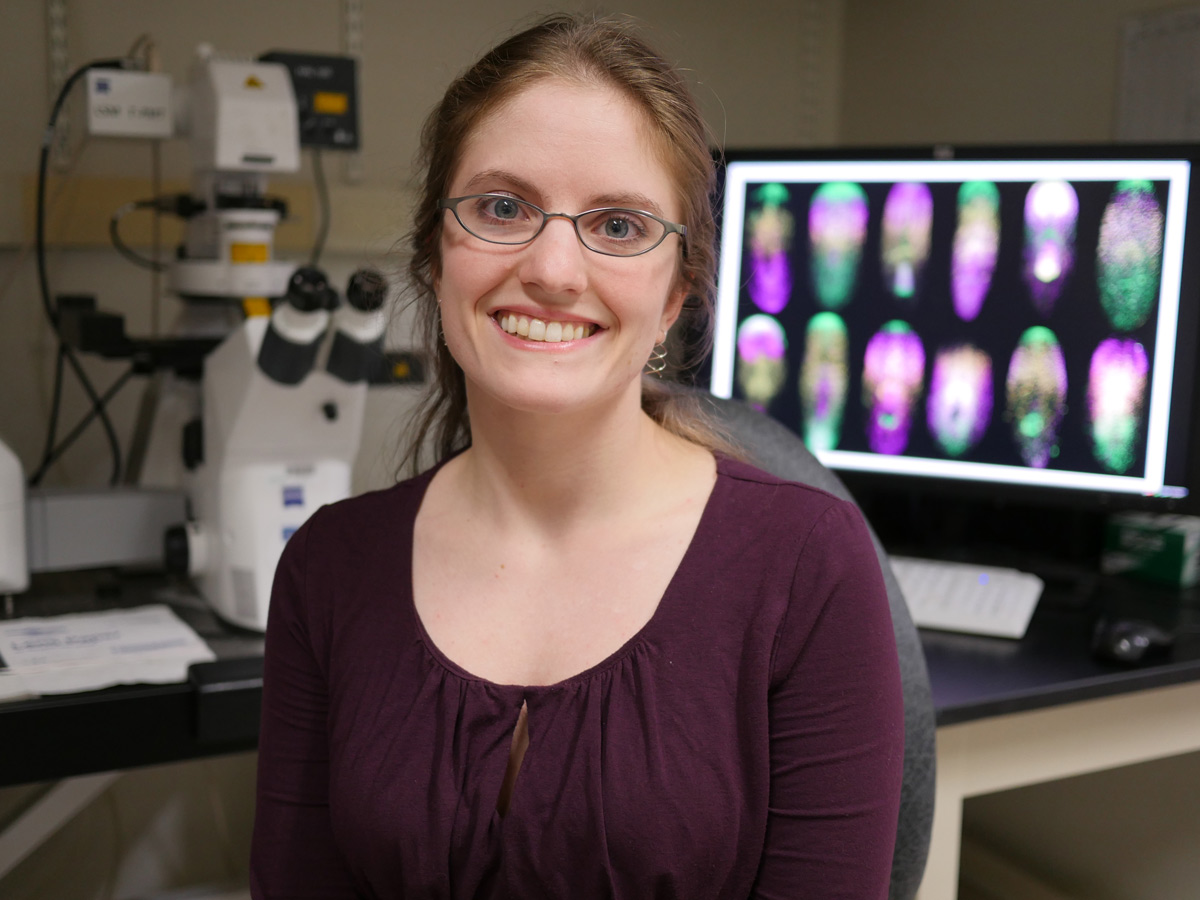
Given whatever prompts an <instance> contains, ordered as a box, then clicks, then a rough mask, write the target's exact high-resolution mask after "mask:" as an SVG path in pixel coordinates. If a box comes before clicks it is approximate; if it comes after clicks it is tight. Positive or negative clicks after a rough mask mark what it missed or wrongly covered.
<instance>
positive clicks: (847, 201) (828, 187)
mask: <svg viewBox="0 0 1200 900" xmlns="http://www.w3.org/2000/svg"><path fill="white" fill-rule="evenodd" d="M868 214H869V208H868V206H867V195H866V192H865V191H863V189H862V188H861V187H859V186H858V185H857V184H854V183H853V182H849V181H834V182H829V183H827V184H823V185H821V186H820V187H819V188H817V190H816V192H815V193H814V194H813V197H812V201H811V202H810V203H809V206H808V234H809V240H810V242H811V244H812V262H811V267H812V279H813V291H814V292H815V293H816V296H817V303H818V304H820V305H821V306H822V307H823V308H825V309H841V308H842V307H843V306H845V305H846V303H847V302H848V301H849V300H850V298H851V296H853V294H854V287H855V284H856V283H857V282H858V271H859V266H860V264H861V262H862V249H863V242H864V241H865V240H866V237H867V217H868Z"/></svg>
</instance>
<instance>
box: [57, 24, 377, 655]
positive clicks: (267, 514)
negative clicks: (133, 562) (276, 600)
mask: <svg viewBox="0 0 1200 900" xmlns="http://www.w3.org/2000/svg"><path fill="white" fill-rule="evenodd" d="M271 57H274V58H264V59H259V60H247V59H235V58H227V57H221V56H219V55H218V54H216V53H214V52H213V50H212V48H210V47H207V46H203V45H202V46H201V47H200V48H199V50H198V54H197V58H196V61H195V64H194V66H193V67H192V71H191V75H190V78H189V81H188V84H187V85H186V86H184V87H183V88H182V89H180V90H179V91H177V92H176V93H175V95H174V97H173V99H172V106H173V107H174V118H175V121H176V133H177V134H181V135H185V136H187V137H188V138H189V143H190V151H191V162H192V168H193V177H192V184H191V190H190V192H189V193H187V194H182V195H179V196H172V197H160V198H154V199H153V200H152V201H149V203H151V204H152V205H154V206H155V207H156V208H157V209H159V210H160V211H164V212H170V213H174V214H175V215H178V216H180V217H181V218H182V219H183V220H184V224H185V232H184V240H183V242H182V244H181V245H180V247H179V248H178V251H177V254H176V258H175V259H174V260H173V261H172V262H171V263H170V265H169V266H168V280H169V284H170V286H171V288H172V289H173V291H174V292H175V293H177V294H178V295H179V296H180V298H181V299H182V300H183V301H184V302H183V307H182V312H181V314H180V317H179V320H178V322H177V323H176V325H175V328H174V336H173V337H171V338H165V339H148V340H132V339H130V338H127V337H126V336H125V335H124V331H123V324H122V323H121V322H120V321H119V320H120V317H115V316H109V315H107V314H104V313H98V312H95V311H94V309H93V310H85V311H84V312H83V313H81V314H80V315H74V316H70V317H68V319H69V321H68V322H67V324H66V326H65V330H66V331H67V332H68V333H69V334H71V335H73V338H72V340H73V343H74V344H75V346H76V347H77V349H80V350H83V351H86V352H96V353H100V354H101V355H105V356H110V357H125V358H130V359H132V360H133V361H134V367H135V371H144V372H150V371H158V372H162V373H163V374H162V377H161V378H160V379H159V383H158V386H157V396H156V399H155V401H154V402H153V404H150V405H152V406H153V415H152V420H151V423H150V425H149V426H148V427H147V428H146V429H145V431H146V434H147V435H148V437H146V439H145V440H144V444H143V449H142V452H141V453H140V454H139V456H140V460H139V465H138V483H139V484H140V485H141V486H143V487H168V488H182V489H183V490H184V492H185V494H186V497H187V504H188V521H187V522H186V523H184V524H180V525H177V526H174V527H172V528H170V529H169V530H168V532H167V535H166V539H165V553H166V560H167V566H168V568H169V569H170V570H172V571H175V572H179V573H187V574H189V575H191V576H192V577H193V578H194V579H195V582H196V584H197V586H198V588H199V590H200V592H201V594H202V595H203V596H204V598H205V599H206V600H207V602H208V603H209V605H211V606H212V608H213V609H214V611H215V612H216V613H217V614H218V615H219V616H220V617H221V618H222V619H224V620H226V621H227V622H229V623H232V624H234V625H237V626H241V627H244V628H247V629H253V630H258V631H261V630H263V629H265V627H266V623H267V606H268V601H269V599H270V591H271V583H272V580H273V577H274V572H275V567H276V565H277V563H278V560H279V556H280V554H281V552H282V550H283V545H284V543H285V542H286V541H287V540H288V538H289V537H290V536H291V535H292V534H293V533H294V532H295V531H296V529H298V528H299V527H300V526H301V525H302V524H303V523H304V521H305V520H306V519H307V518H308V516H309V515H311V514H312V513H313V512H314V511H315V510H316V509H317V508H319V507H320V506H321V505H323V504H326V503H333V502H336V501H337V500H341V499H343V498H345V497H348V496H349V495H350V489H351V484H350V478H351V470H352V467H353V463H354V460H355V457H356V455H357V453H358V446H359V440H360V435H361V431H362V424H363V410H364V407H365V404H366V393H367V381H368V378H369V377H370V375H371V373H372V371H373V369H375V368H376V367H378V366H380V365H381V364H382V363H383V360H384V354H383V346H382V344H383V333H384V330H385V326H386V321H385V317H384V312H383V306H384V303H385V300H386V298H387V293H388V285H387V283H386V281H385V280H384V279H383V277H382V276H381V275H379V274H378V273H377V272H375V271H374V270H370V269H364V270H360V271H358V272H356V273H355V274H354V275H353V276H352V277H351V279H350V281H349V284H348V286H347V287H346V290H345V292H344V293H345V299H344V301H343V300H342V299H341V298H340V297H339V294H338V292H337V291H335V290H334V289H333V288H332V287H331V286H330V284H329V282H328V280H327V279H326V277H325V275H324V274H323V273H322V272H321V271H319V270H318V269H316V268H313V267H299V268H298V267H297V265H296V264H295V263H289V262H284V261H280V260H276V259H275V254H274V236H275V229H276V227H277V225H278V224H279V222H280V221H281V220H282V219H283V218H284V217H285V216H286V215H287V207H286V205H285V204H284V203H283V201H281V200H279V199H277V198H272V197H271V196H270V195H268V193H267V179H268V176H270V175H274V174H279V173H289V172H295V171H297V170H298V169H299V167H300V148H301V144H302V143H306V145H311V144H314V143H315V142H317V141H319V142H320V146H326V147H331V148H333V149H354V148H356V147H357V145H358V138H357V121H356V115H357V113H356V111H355V110H356V108H355V105H354V101H353V90H354V85H353V81H354V77H353V75H354V73H353V61H352V60H349V59H346V58H334V57H314V56H311V55H305V54H272V55H271ZM346 65H348V66H349V71H348V74H347V69H346ZM298 89H299V90H300V91H301V96H300V97H299V99H298V97H297V90H298ZM343 90H345V91H348V94H349V95H348V96H342V95H341V94H339V93H338V92H339V91H343ZM339 97H341V99H340V100H339ZM114 319H116V320H118V321H116V322H114V321H113V320H114ZM139 365H140V366H141V367H142V368H141V369H139V368H138V366H139ZM164 370H165V371H164ZM148 418H150V417H149V416H148ZM181 435H182V439H181ZM181 446H182V452H181Z"/></svg>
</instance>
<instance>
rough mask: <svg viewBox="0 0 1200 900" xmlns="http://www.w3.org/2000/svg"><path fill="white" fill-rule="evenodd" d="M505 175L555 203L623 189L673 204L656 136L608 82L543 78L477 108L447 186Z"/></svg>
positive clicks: (492, 186)
mask: <svg viewBox="0 0 1200 900" xmlns="http://www.w3.org/2000/svg"><path fill="white" fill-rule="evenodd" d="M504 175H511V176H514V177H515V178H516V179H518V180H519V183H520V184H521V185H523V186H532V187H534V188H536V190H537V192H538V195H539V196H537V197H525V198H524V199H528V200H532V201H533V202H542V203H547V204H551V205H552V206H554V208H555V209H556V210H557V209H559V208H560V207H559V206H557V204H559V203H562V204H567V205H568V206H569V205H571V204H584V205H582V206H580V207H579V208H581V209H582V208H585V207H586V205H587V204H589V203H590V202H591V201H593V200H597V199H605V200H606V202H607V201H611V199H612V198H613V197H618V196H620V195H623V194H628V195H641V196H644V197H646V198H649V199H652V200H653V201H654V205H655V206H657V207H659V209H661V210H662V213H663V214H664V215H667V216H677V215H678V214H679V211H680V203H679V200H678V196H677V195H678V188H677V185H676V183H675V179H674V178H673V177H672V173H671V170H670V167H669V166H668V165H667V164H666V162H665V160H664V153H663V152H662V138H661V136H660V135H659V134H658V132H657V130H656V129H655V128H654V127H653V126H652V125H651V123H650V120H649V118H648V116H647V114H646V113H645V112H644V111H643V110H642V109H641V108H640V107H638V106H637V105H636V104H635V103H633V101H631V100H630V99H629V98H628V97H626V96H625V95H623V94H622V93H621V92H619V91H618V90H617V89H616V88H614V87H611V86H609V85H603V84H596V83H590V82H580V81H573V80H566V79H560V78H550V79H544V80H541V81H537V82H535V83H533V84H532V85H530V86H528V87H526V88H524V89H522V90H521V91H519V92H518V93H516V94H515V95H514V96H512V97H511V98H509V99H508V100H506V101H505V102H504V103H502V104H501V105H499V106H498V107H497V108H495V109H493V110H491V111H490V112H489V113H487V114H486V115H485V116H483V117H482V118H481V119H480V121H479V122H478V123H476V125H475V127H474V128H473V129H472V131H471V132H470V134H469V135H468V136H467V139H466V141H465V142H464V146H463V149H462V152H461V154H460V157H459V161H458V164H457V166H456V167H455V170H454V175H453V177H452V178H451V192H452V193H455V194H458V193H463V192H484V191H490V190H501V189H504V185H503V184H501V183H499V182H502V181H503V177H502V176H504ZM508 189H510V190H511V189H512V188H511V187H509V188H508ZM562 208H567V206H564V207H562Z"/></svg>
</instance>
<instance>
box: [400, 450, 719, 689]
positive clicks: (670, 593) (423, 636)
mask: <svg viewBox="0 0 1200 900" xmlns="http://www.w3.org/2000/svg"><path fill="white" fill-rule="evenodd" d="M714 456H715V458H716V465H717V477H716V478H715V479H714V481H713V485H712V489H711V490H710V491H709V494H708V499H706V500H705V502H704V509H703V510H701V512H700V520H699V521H698V522H697V523H696V530H695V531H694V532H692V537H691V540H689V541H688V546H687V549H686V550H685V551H684V553H683V556H682V557H681V558H680V560H679V565H678V566H676V568H675V571H674V572H673V573H672V575H671V579H670V581H668V582H667V587H666V589H665V590H664V591H663V593H662V596H661V597H659V598H658V604H657V605H656V606H655V607H654V612H653V613H651V614H650V618H649V619H647V620H646V621H645V623H644V624H643V625H642V627H641V628H639V629H638V630H637V631H635V632H634V633H633V634H632V635H631V636H630V637H629V639H628V640H626V641H625V643H623V644H622V645H621V646H620V647H618V648H617V649H616V650H614V651H613V652H612V653H610V654H609V655H608V656H606V657H604V659H602V660H600V661H599V662H596V663H594V664H593V665H591V666H588V667H587V668H586V669H583V670H582V671H580V672H576V673H575V674H574V675H568V676H567V677H566V678H563V679H561V680H559V681H555V682H553V683H551V684H506V683H502V682H499V681H492V680H491V679H488V678H484V677H483V676H482V675H476V674H474V673H473V672H471V671H470V670H468V669H466V668H464V667H462V666H460V665H459V664H458V663H456V662H455V661H454V660H452V659H451V658H450V657H449V656H447V655H446V654H445V653H443V652H442V650H441V648H440V647H438V645H437V644H436V643H435V642H434V640H433V638H432V637H431V636H430V634H429V632H428V631H426V630H425V623H424V622H423V621H421V614H420V613H419V612H418V611H417V598H416V591H415V590H414V588H413V552H414V547H415V545H416V525H417V513H419V512H420V510H421V503H422V501H423V500H424V499H425V492H426V491H427V490H428V489H429V484H430V482H431V481H433V476H434V475H436V474H437V472H438V470H439V469H440V468H441V467H442V466H443V465H445V463H446V462H447V461H448V459H446V460H442V461H441V462H439V463H438V464H437V465H436V466H433V467H432V468H431V469H429V470H428V471H426V472H424V473H422V475H421V476H420V479H419V484H418V485H417V488H418V491H419V494H418V496H417V498H416V505H417V512H416V513H414V514H413V517H412V520H411V522H410V524H409V533H408V578H407V579H405V603H406V605H407V607H408V612H409V614H410V615H411V616H412V620H413V623H414V625H415V626H416V631H417V635H418V637H419V638H420V640H421V646H423V647H424V648H425V652H426V653H428V654H429V656H430V657H431V658H432V659H433V661H434V662H435V663H437V664H438V665H439V666H441V667H442V668H443V669H445V670H446V671H447V672H449V673H450V674H451V675H453V676H454V677H455V678H458V679H460V680H462V681H469V682H472V683H474V684H479V685H482V686H484V687H486V688H488V689H490V690H496V691H515V692H520V693H521V694H522V696H524V695H528V694H538V693H549V692H552V691H557V690H565V689H567V688H569V687H571V686H573V685H575V684H578V683H579V682H582V681H588V680H590V679H592V678H594V677H595V676H597V675H600V674H601V673H603V672H604V671H606V670H608V669H611V668H613V667H615V666H616V665H617V664H618V663H620V662H621V661H622V660H623V659H624V658H625V657H627V656H629V655H630V654H631V653H633V651H634V650H636V649H637V648H638V647H639V646H640V645H641V644H643V643H645V642H646V640H647V638H648V637H649V636H650V632H651V630H652V629H653V628H654V626H655V625H656V624H657V623H658V622H659V621H660V620H661V619H662V618H664V617H665V615H666V610H667V608H668V606H669V605H671V604H673V603H676V602H682V601H681V598H676V596H675V595H676V593H677V584H678V582H679V580H680V577H681V576H680V572H682V571H684V569H685V568H686V567H688V566H689V564H690V563H691V562H692V557H693V556H695V555H696V554H697V553H699V552H700V551H699V550H697V549H696V548H697V546H698V545H699V544H700V543H701V537H702V535H703V533H704V532H706V531H707V530H708V529H709V528H710V527H711V518H712V508H713V503H714V501H715V499H716V496H717V491H718V488H719V487H720V486H721V479H722V478H723V477H724V476H725V475H726V474H727V473H726V472H725V463H726V460H725V458H724V457H722V456H720V455H716V454H714Z"/></svg>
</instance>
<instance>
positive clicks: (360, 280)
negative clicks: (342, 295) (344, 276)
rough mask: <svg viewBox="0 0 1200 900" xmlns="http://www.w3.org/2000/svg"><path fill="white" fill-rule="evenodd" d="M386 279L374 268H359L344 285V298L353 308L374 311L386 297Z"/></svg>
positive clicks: (381, 304)
mask: <svg viewBox="0 0 1200 900" xmlns="http://www.w3.org/2000/svg"><path fill="white" fill-rule="evenodd" d="M387 291H388V283H387V280H386V279H385V278H384V277H383V276H382V275H381V274H379V272H377V271H376V270H374V269H359V270H358V271H357V272H355V273H354V274H353V275H351V276H350V282H349V283H348V284H347V285H346V300H347V301H348V302H349V303H350V305H351V306H353V307H354V308H355V309H360V310H362V311H363V312H375V310H377V309H379V308H380V307H382V306H383V301H384V300H386V299H387Z"/></svg>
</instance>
